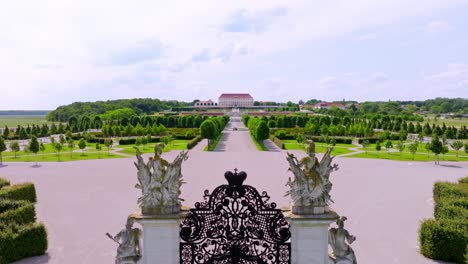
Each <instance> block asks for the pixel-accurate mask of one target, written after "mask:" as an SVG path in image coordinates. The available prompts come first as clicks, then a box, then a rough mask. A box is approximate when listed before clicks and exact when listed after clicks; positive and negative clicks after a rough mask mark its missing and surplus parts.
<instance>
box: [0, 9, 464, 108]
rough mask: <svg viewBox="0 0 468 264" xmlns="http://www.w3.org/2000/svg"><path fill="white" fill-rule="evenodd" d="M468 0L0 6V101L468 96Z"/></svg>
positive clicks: (24, 104) (6, 104)
mask: <svg viewBox="0 0 468 264" xmlns="http://www.w3.org/2000/svg"><path fill="white" fill-rule="evenodd" d="M466 14H468V0H463V1H462V0H421V1H408V0H378V1H376V0H352V1H350V0H315V1H310V0H304V1H302V0H288V1H261V0H258V1H251V0H248V1H244V0H236V1H219V0H215V1H202V0H200V1H177V0H172V1H157V0H132V1H125V0H123V1H118V0H117V1H116V0H100V1H95V0H79V1H70V0H42V1H35V0H30V1H27V0H24V1H4V2H3V3H1V4H0V91H1V93H0V109H1V110H32V109H55V108H56V107H58V106H59V105H65V104H70V103H72V102H76V101H98V100H112V99H121V98H159V99H163V100H171V99H174V100H182V101H193V100H194V99H200V100H207V99H212V100H215V101H217V99H218V97H219V95H220V94H221V93H250V94H251V95H252V96H253V97H254V99H255V100H258V101H277V102H286V101H289V100H290V101H293V102H297V101H299V100H301V99H302V100H309V99H313V98H315V99H320V100H325V101H331V100H343V99H345V100H356V101H360V102H362V101H388V100H425V99H430V98H435V97H450V98H454V97H462V98H468V16H467V15H466Z"/></svg>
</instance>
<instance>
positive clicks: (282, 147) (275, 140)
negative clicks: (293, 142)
mask: <svg viewBox="0 0 468 264" xmlns="http://www.w3.org/2000/svg"><path fill="white" fill-rule="evenodd" d="M270 140H271V141H272V142H273V143H275V145H276V146H277V147H278V148H280V149H285V147H284V143H283V141H281V139H279V138H277V137H275V136H270Z"/></svg>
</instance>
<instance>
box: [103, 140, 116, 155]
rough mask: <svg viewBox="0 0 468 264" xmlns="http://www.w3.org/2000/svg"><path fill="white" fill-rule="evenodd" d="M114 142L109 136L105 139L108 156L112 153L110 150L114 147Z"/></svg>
mask: <svg viewBox="0 0 468 264" xmlns="http://www.w3.org/2000/svg"><path fill="white" fill-rule="evenodd" d="M112 144H114V141H112V139H110V138H108V139H106V140H104V145H105V146H106V148H107V155H108V156H109V155H110V150H111V149H112Z"/></svg>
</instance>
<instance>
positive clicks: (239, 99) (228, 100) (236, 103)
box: [218, 93, 254, 107]
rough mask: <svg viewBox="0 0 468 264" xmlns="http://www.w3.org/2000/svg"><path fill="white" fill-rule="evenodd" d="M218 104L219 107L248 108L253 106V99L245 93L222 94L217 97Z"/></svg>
mask: <svg viewBox="0 0 468 264" xmlns="http://www.w3.org/2000/svg"><path fill="white" fill-rule="evenodd" d="M218 102H219V103H218V105H219V106H220V107H249V106H253V105H254V99H253V97H252V96H251V95H250V94H246V93H238V94H228V93H223V94H221V96H220V97H219V101H218Z"/></svg>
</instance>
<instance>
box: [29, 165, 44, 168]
mask: <svg viewBox="0 0 468 264" xmlns="http://www.w3.org/2000/svg"><path fill="white" fill-rule="evenodd" d="M40 167H42V165H41V164H34V165H32V166H31V168H40Z"/></svg>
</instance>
